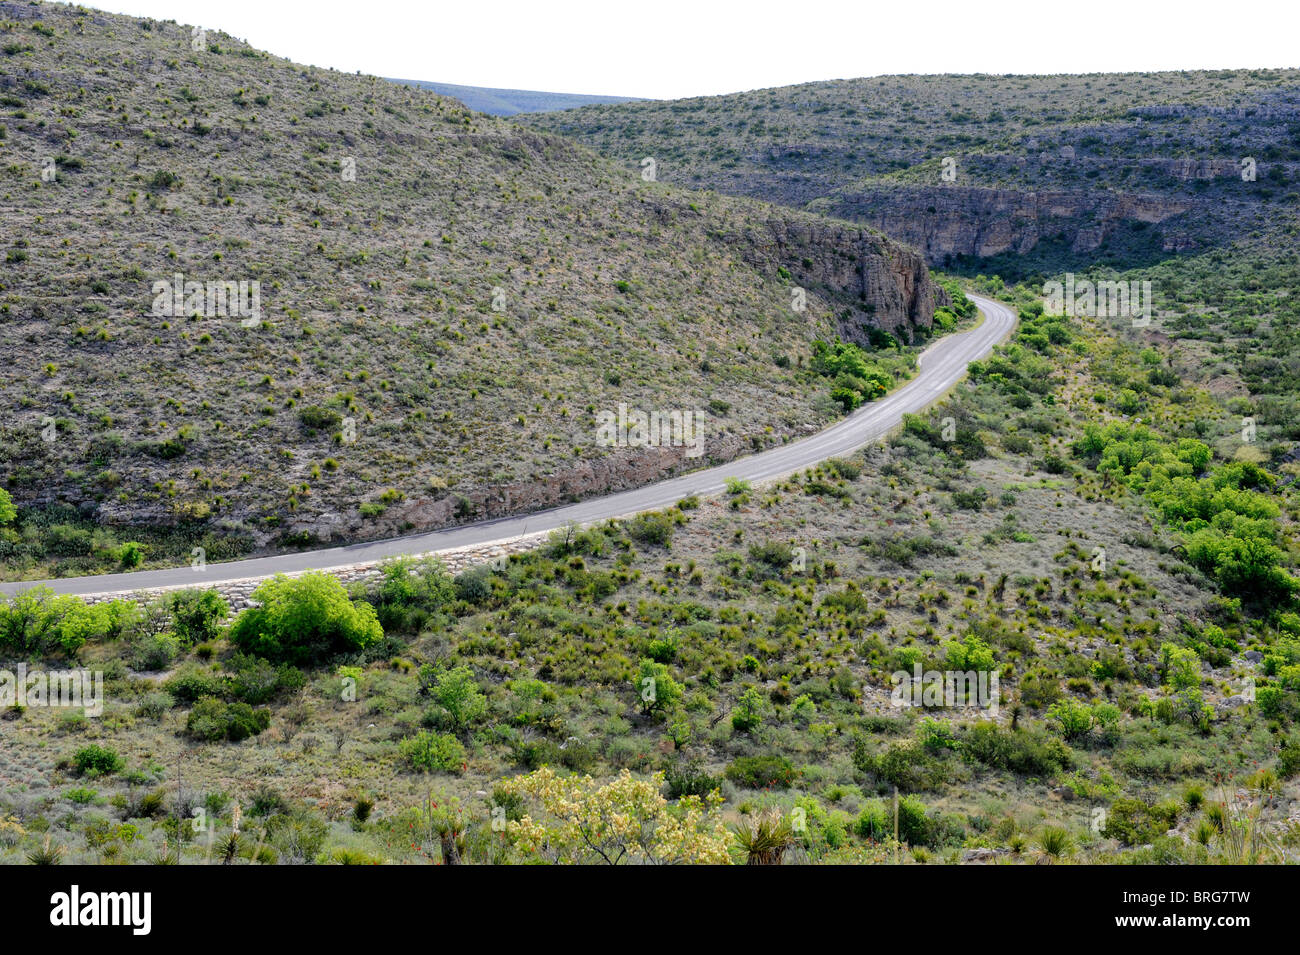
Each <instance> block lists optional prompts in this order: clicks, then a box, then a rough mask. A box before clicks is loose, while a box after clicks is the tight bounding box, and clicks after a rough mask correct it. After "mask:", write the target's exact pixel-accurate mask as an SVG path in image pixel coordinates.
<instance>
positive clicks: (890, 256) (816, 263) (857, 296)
mask: <svg viewBox="0 0 1300 955" xmlns="http://www.w3.org/2000/svg"><path fill="white" fill-rule="evenodd" d="M734 241H736V242H737V244H738V246H739V247H740V248H743V249H745V250H747V255H748V257H749V258H750V259H751V260H752V261H754V262H755V264H758V265H761V266H765V267H769V268H783V269H785V270H786V271H787V272H788V273H789V274H790V276H791V279H792V285H795V286H798V287H800V288H803V289H805V290H806V291H807V292H809V293H810V294H817V295H819V296H822V297H824V298H826V299H827V300H828V301H831V302H833V303H835V304H836V305H837V306H840V308H841V310H840V311H839V312H838V326H839V333H840V336H841V337H842V338H844V339H845V340H846V341H855V342H859V343H865V342H866V340H867V329H868V328H869V327H876V328H881V329H884V330H885V331H888V332H892V333H894V334H899V335H901V337H903V338H906V339H908V340H911V338H912V337H913V334H914V331H915V330H916V329H926V330H928V329H929V328H930V327H931V326H932V324H933V322H934V310H935V308H936V307H937V306H939V305H946V304H948V294H947V293H946V292H945V291H944V290H943V289H942V288H941V287H940V286H938V285H936V284H935V283H934V281H933V280H932V279H931V278H930V271H929V269H928V268H927V267H926V263H925V259H924V258H922V256H921V255H920V254H919V253H917V252H916V251H915V250H914V249H911V248H908V247H907V246H904V245H901V244H900V243H898V242H896V241H893V240H892V239H889V238H886V237H885V236H883V235H880V234H879V233H877V232H874V231H872V230H871V229H864V228H860V227H856V226H853V225H849V224H847V223H839V222H834V221H830V220H826V219H821V218H814V217H811V216H797V215H791V216H788V217H785V216H777V217H772V218H770V219H768V221H767V222H766V223H765V227H764V229H763V230H761V231H760V229H758V228H751V229H749V230H747V232H746V234H745V235H743V236H739V235H738V236H736V237H735V238H734Z"/></svg>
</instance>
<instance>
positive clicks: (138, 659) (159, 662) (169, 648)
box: [130, 632, 181, 670]
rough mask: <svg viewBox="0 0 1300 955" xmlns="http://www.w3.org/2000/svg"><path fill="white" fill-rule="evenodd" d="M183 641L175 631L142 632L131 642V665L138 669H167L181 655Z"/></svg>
mask: <svg viewBox="0 0 1300 955" xmlns="http://www.w3.org/2000/svg"><path fill="white" fill-rule="evenodd" d="M180 652H181V641H180V638H179V637H177V636H176V634H174V633H170V632H164V633H142V634H140V635H139V636H138V637H137V638H136V639H135V640H133V641H132V642H131V658H130V659H131V666H132V667H134V668H135V669H137V670H165V669H167V668H168V667H169V666H171V665H172V663H173V661H175V659H176V658H177V657H178V656H179V655H180Z"/></svg>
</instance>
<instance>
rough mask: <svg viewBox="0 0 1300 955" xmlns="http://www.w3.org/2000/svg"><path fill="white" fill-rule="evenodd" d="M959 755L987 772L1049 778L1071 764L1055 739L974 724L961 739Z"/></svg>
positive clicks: (1065, 749) (1064, 748)
mask: <svg viewBox="0 0 1300 955" xmlns="http://www.w3.org/2000/svg"><path fill="white" fill-rule="evenodd" d="M962 752H963V753H965V754H966V755H967V756H969V757H970V758H971V759H974V760H976V761H978V762H981V763H983V764H984V765H985V766H988V767H989V768H991V769H1001V770H1006V771H1008V772H1013V773H1017V774H1019V775H1021V776H1039V777H1046V776H1052V775H1054V774H1056V773H1058V772H1060V771H1061V770H1063V769H1066V768H1068V767H1069V766H1070V765H1072V763H1073V753H1072V752H1071V750H1070V748H1069V747H1068V746H1066V745H1065V744H1064V743H1063V742H1061V741H1060V740H1059V739H1056V738H1055V737H1051V736H1048V735H1047V734H1046V733H1042V732H1037V731H1033V730H1010V729H1005V728H1003V727H1001V726H999V725H997V724H996V723H976V724H975V725H974V726H972V727H970V729H968V730H967V731H966V733H965V734H964V735H963V737H962Z"/></svg>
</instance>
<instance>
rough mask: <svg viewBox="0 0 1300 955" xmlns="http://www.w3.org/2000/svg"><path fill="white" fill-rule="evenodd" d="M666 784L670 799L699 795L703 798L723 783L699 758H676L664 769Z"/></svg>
mask: <svg viewBox="0 0 1300 955" xmlns="http://www.w3.org/2000/svg"><path fill="white" fill-rule="evenodd" d="M664 784H665V786H666V787H667V790H668V793H667V795H668V798H669V799H681V798H682V797H683V796H699V797H700V798H701V799H702V798H704V797H705V796H707V795H708V794H709V793H711V792H713V790H715V789H718V788H720V787H721V785H722V780H720V779H719V778H718V777H717V776H711V775H709V773H707V772H706V771H705V769H704V763H703V762H702V761H701V760H700V759H698V758H691V759H684V760H683V759H679V760H675V761H674V762H673V763H672V764H671V765H670V766H669V767H668V768H667V769H666V770H665V771H664Z"/></svg>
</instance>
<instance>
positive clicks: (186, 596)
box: [162, 590, 230, 647]
mask: <svg viewBox="0 0 1300 955" xmlns="http://www.w3.org/2000/svg"><path fill="white" fill-rule="evenodd" d="M162 602H163V606H164V607H166V609H167V611H168V612H169V613H170V614H171V615H172V621H173V622H172V628H171V629H172V631H173V632H174V633H175V634H176V636H177V637H178V638H180V641H181V645H182V646H183V647H190V646H193V645H194V644H196V643H205V642H206V641H208V640H215V639H216V638H217V637H219V636H221V626H222V623H223V622H224V621H225V619H226V617H227V615H228V614H229V613H230V607H229V605H228V604H227V603H226V601H225V599H224V598H223V597H222V596H221V594H219V593H218V592H217V591H215V590H178V591H175V592H174V593H169V594H167V595H165V596H164V597H163V598H162Z"/></svg>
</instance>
